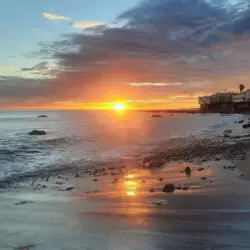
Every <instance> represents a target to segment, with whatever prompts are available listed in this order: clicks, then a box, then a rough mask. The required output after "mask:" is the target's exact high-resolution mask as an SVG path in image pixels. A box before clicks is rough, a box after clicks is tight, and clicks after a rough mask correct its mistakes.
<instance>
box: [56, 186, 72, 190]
mask: <svg viewBox="0 0 250 250" xmlns="http://www.w3.org/2000/svg"><path fill="white" fill-rule="evenodd" d="M73 189H74V187H73V186H68V187H62V188H60V189H59V190H60V191H71V190H73Z"/></svg>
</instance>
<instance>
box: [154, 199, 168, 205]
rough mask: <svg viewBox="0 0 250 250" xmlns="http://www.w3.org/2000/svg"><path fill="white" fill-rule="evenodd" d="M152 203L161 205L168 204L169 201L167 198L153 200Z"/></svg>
mask: <svg viewBox="0 0 250 250" xmlns="http://www.w3.org/2000/svg"><path fill="white" fill-rule="evenodd" d="M152 204H153V205H157V206H159V205H163V204H167V201H165V200H159V201H153V202H152Z"/></svg>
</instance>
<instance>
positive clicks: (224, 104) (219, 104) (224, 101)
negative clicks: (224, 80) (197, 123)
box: [198, 92, 234, 113]
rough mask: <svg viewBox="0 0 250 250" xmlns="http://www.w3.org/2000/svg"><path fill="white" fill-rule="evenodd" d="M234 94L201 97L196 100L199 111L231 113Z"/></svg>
mask: <svg viewBox="0 0 250 250" xmlns="http://www.w3.org/2000/svg"><path fill="white" fill-rule="evenodd" d="M233 97H234V93H231V92H225V93H216V94H214V95H210V96H202V97H199V98H198V102H199V104H200V109H201V111H202V112H223V113H224V112H226V113H228V112H233V111H234V110H233V109H234V106H233Z"/></svg>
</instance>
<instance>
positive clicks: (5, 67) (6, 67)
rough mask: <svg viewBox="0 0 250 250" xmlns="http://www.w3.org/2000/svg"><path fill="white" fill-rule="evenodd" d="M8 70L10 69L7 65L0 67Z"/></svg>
mask: <svg viewBox="0 0 250 250" xmlns="http://www.w3.org/2000/svg"><path fill="white" fill-rule="evenodd" d="M10 68H12V67H11V66H8V65H0V69H10Z"/></svg>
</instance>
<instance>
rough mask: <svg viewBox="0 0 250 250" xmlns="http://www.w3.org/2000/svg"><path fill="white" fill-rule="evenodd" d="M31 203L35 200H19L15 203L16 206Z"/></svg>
mask: <svg viewBox="0 0 250 250" xmlns="http://www.w3.org/2000/svg"><path fill="white" fill-rule="evenodd" d="M29 203H34V201H25V200H23V201H18V202H16V203H15V205H16V206H18V205H25V204H29Z"/></svg>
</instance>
